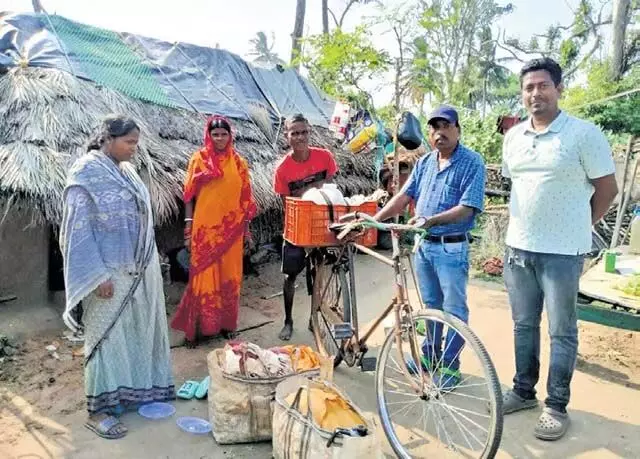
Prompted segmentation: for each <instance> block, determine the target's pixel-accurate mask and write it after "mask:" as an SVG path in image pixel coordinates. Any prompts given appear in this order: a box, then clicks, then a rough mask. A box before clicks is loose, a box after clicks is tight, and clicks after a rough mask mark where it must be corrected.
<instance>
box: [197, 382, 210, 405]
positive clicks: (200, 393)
mask: <svg viewBox="0 0 640 459" xmlns="http://www.w3.org/2000/svg"><path fill="white" fill-rule="evenodd" d="M210 382H211V377H210V376H207V377H206V378H204V379H203V380H202V382H201V383H200V384H198V388H197V389H196V393H195V396H196V398H197V399H198V400H202V399H203V398H205V397H206V396H207V393H208V392H209V383H210Z"/></svg>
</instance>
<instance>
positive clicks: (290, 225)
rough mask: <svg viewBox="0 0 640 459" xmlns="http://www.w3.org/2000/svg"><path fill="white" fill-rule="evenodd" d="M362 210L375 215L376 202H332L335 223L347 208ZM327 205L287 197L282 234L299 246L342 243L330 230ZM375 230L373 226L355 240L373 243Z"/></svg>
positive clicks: (376, 237) (375, 240)
mask: <svg viewBox="0 0 640 459" xmlns="http://www.w3.org/2000/svg"><path fill="white" fill-rule="evenodd" d="M356 211H357V212H363V213H366V214H369V215H372V216H373V215H375V214H376V213H377V211H378V204H377V203H376V202H373V201H370V202H365V203H363V204H361V205H359V206H342V205H334V206H333V218H334V220H335V222H334V223H338V219H339V218H340V217H342V216H343V215H346V214H348V213H350V212H356ZM330 224H331V220H330V219H329V206H328V205H326V204H316V203H314V202H312V201H303V200H302V199H299V198H289V197H288V198H286V200H285V216H284V238H285V240H287V241H288V242H290V243H291V244H293V245H296V246H298V247H330V246H337V245H341V242H340V241H338V239H337V238H336V235H335V234H334V233H333V232H332V231H330V230H329V225H330ZM377 240H378V232H377V230H376V229H375V228H371V229H368V230H367V231H366V232H365V233H364V234H363V235H362V236H359V237H358V238H357V239H356V242H357V243H358V244H360V245H364V246H366V247H372V246H375V245H376V242H377Z"/></svg>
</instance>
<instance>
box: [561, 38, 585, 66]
mask: <svg viewBox="0 0 640 459" xmlns="http://www.w3.org/2000/svg"><path fill="white" fill-rule="evenodd" d="M559 54H560V55H559V58H560V59H559V61H558V64H560V67H562V68H568V67H569V66H570V65H571V64H572V63H573V62H575V60H576V58H577V57H578V55H579V54H580V45H579V44H578V43H577V40H572V39H568V40H564V41H563V42H562V43H561V44H560V52H559Z"/></svg>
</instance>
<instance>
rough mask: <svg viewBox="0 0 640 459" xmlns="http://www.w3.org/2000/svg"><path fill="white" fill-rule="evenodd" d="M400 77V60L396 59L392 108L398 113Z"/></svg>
mask: <svg viewBox="0 0 640 459" xmlns="http://www.w3.org/2000/svg"><path fill="white" fill-rule="evenodd" d="M401 77H402V61H401V60H400V59H399V58H398V59H396V81H395V88H394V89H395V91H394V92H395V94H394V104H393V105H394V107H393V108H394V109H395V111H396V113H400V78H401Z"/></svg>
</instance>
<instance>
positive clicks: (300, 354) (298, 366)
mask: <svg viewBox="0 0 640 459" xmlns="http://www.w3.org/2000/svg"><path fill="white" fill-rule="evenodd" d="M280 349H281V350H282V351H283V352H286V353H287V354H289V356H291V366H292V367H293V371H295V372H296V373H300V372H301V371H309V370H314V369H316V368H320V358H319V357H318V354H316V352H315V351H314V350H313V349H311V348H310V347H309V346H304V345H292V344H290V345H288V346H283V347H281V348H280Z"/></svg>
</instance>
